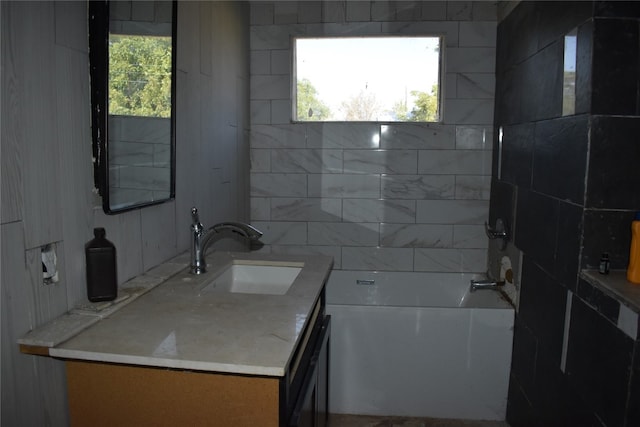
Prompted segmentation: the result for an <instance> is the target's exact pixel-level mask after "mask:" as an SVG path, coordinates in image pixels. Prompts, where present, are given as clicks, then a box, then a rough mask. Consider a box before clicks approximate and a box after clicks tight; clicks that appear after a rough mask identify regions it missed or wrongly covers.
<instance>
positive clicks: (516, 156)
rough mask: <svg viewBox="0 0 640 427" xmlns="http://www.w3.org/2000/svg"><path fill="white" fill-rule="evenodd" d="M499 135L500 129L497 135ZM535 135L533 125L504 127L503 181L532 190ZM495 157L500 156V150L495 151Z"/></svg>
mask: <svg viewBox="0 0 640 427" xmlns="http://www.w3.org/2000/svg"><path fill="white" fill-rule="evenodd" d="M494 132H495V131H494ZM498 133H499V129H497V133H496V134H498ZM534 134H535V125H534V124H533V123H524V124H518V125H511V126H503V128H502V166H501V173H502V178H501V179H502V180H503V181H505V182H508V183H511V184H514V185H517V186H518V187H522V188H527V189H528V188H531V174H532V170H533V169H532V168H533V148H534V141H535V139H534ZM495 156H498V150H495ZM496 167H497V161H496Z"/></svg>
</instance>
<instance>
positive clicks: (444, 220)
mask: <svg viewBox="0 0 640 427" xmlns="http://www.w3.org/2000/svg"><path fill="white" fill-rule="evenodd" d="M416 204H417V207H416V209H417V212H416V222H417V223H419V224H484V222H485V221H487V219H488V217H489V202H488V201H478V200H418V201H416Z"/></svg>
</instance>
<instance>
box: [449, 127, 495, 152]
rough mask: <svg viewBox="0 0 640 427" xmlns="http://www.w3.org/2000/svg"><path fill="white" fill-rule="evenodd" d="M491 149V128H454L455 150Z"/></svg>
mask: <svg viewBox="0 0 640 427" xmlns="http://www.w3.org/2000/svg"><path fill="white" fill-rule="evenodd" d="M492 148H493V129H492V126H468V125H460V126H456V149H458V150H491V149H492Z"/></svg>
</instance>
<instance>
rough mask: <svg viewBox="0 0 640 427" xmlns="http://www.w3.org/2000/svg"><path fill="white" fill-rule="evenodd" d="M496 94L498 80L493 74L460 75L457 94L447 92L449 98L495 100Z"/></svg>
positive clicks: (457, 80)
mask: <svg viewBox="0 0 640 427" xmlns="http://www.w3.org/2000/svg"><path fill="white" fill-rule="evenodd" d="M495 93H496V78H495V75H494V74H493V73H458V74H457V79H456V94H455V96H453V95H452V94H449V93H448V92H447V97H448V98H460V99H463V98H471V99H493V98H494V96H495Z"/></svg>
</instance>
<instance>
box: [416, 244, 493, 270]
mask: <svg viewBox="0 0 640 427" xmlns="http://www.w3.org/2000/svg"><path fill="white" fill-rule="evenodd" d="M486 253H487V251H486V249H446V248H445V249H429V248H423V249H418V248H417V249H415V265H414V270H415V271H431V272H456V273H459V272H465V273H484V272H485V271H486V269H487V260H486Z"/></svg>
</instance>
